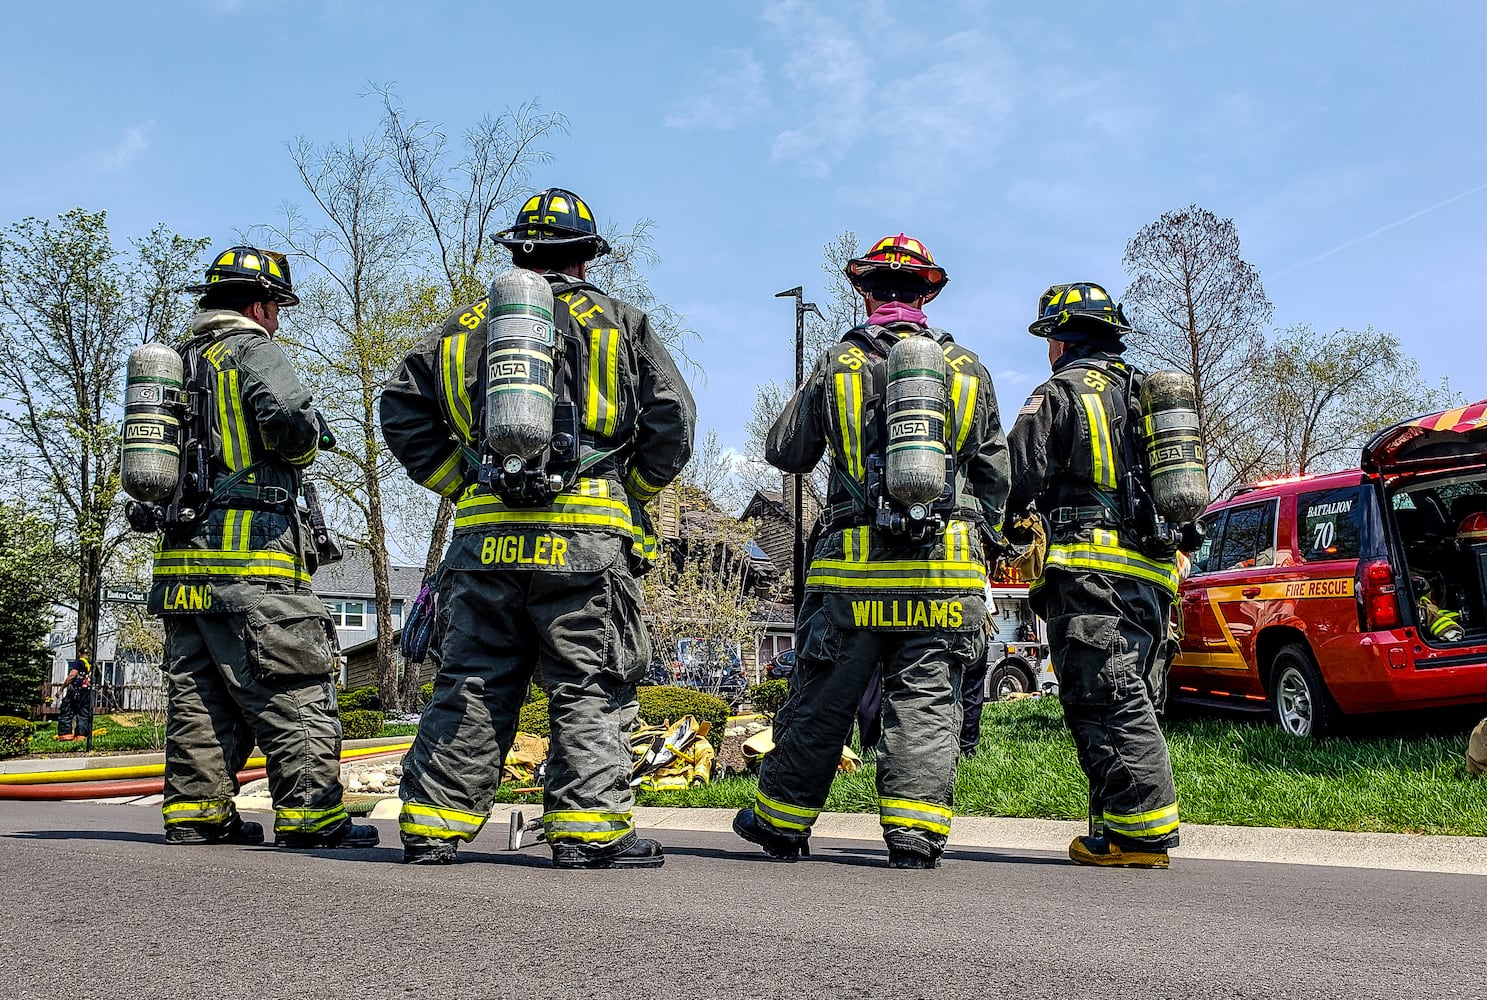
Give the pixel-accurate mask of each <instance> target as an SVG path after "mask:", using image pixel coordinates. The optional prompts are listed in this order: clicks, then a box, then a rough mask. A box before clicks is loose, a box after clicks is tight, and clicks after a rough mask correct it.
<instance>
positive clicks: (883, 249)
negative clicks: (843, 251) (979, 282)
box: [846, 233, 950, 302]
mask: <svg viewBox="0 0 1487 1000" xmlns="http://www.w3.org/2000/svg"><path fill="white" fill-rule="evenodd" d="M846 270H847V279H848V280H849V281H851V282H852V287H854V288H857V289H860V290H862V291H865V292H868V293H869V294H871V295H872V296H873V297H874V298H876V299H881V300H883V301H889V300H893V299H903V298H905V297H907V298H915V299H917V298H919V297H920V296H921V295H922V296H924V297H925V301H926V302H927V301H929V300H930V299H932V298H934V297H935V296H936V295H939V294H940V290H941V289H943V288H944V287H945V283H946V282H947V281H949V280H950V276H949V275H948V274H946V273H945V269H944V268H943V267H940V266H939V265H938V264H936V263H935V258H934V255H933V254H931V253H930V252H929V248H928V247H926V246H925V245H924V244H923V243H920V242H919V241H918V240H916V239H914V237H912V236H905V235H904V234H903V233H899V234H898V235H897V236H885V237H883V238H882V239H881V240H879V241H878V242H877V243H875V244H873V248H872V249H871V250H869V251H868V252H867V253H865V254H863V255H862V256H861V257H854V258H852V259H851V260H849V261H847V268H846ZM879 293H881V294H879Z"/></svg>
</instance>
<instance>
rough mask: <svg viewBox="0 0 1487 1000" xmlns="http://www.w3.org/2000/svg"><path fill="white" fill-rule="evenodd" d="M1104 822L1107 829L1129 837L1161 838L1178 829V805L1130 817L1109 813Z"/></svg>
mask: <svg viewBox="0 0 1487 1000" xmlns="http://www.w3.org/2000/svg"><path fill="white" fill-rule="evenodd" d="M1104 820H1105V829H1107V830H1113V831H1114V832H1116V833H1119V834H1122V835H1124V836H1127V837H1137V838H1140V837H1161V836H1165V835H1166V834H1169V833H1171V832H1172V831H1173V830H1176V829H1177V827H1178V819H1177V803H1176V802H1174V803H1172V804H1171V805H1170V806H1163V807H1162V808H1160V809H1153V810H1151V811H1150V812H1140V813H1133V814H1131V815H1129V816H1122V815H1120V814H1119V813H1112V812H1107V813H1105V816H1104Z"/></svg>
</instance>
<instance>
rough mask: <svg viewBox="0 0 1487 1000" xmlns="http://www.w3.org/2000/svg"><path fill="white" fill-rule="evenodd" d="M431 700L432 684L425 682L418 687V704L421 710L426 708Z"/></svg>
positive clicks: (432, 698) (432, 696)
mask: <svg viewBox="0 0 1487 1000" xmlns="http://www.w3.org/2000/svg"><path fill="white" fill-rule="evenodd" d="M433 700H434V682H433V681H425V682H424V683H422V684H420V685H418V704H419V705H420V706H421V707H423V708H428V706H429V702H431V701H433Z"/></svg>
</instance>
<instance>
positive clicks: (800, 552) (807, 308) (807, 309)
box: [775, 285, 825, 625]
mask: <svg viewBox="0 0 1487 1000" xmlns="http://www.w3.org/2000/svg"><path fill="white" fill-rule="evenodd" d="M804 292H805V287H804V286H803V285H796V286H795V287H794V288H787V289H785V290H784V291H783V292H776V293H775V298H777V299H788V298H793V299H794V300H795V391H796V392H799V391H800V385H801V383H802V382H804V381H805V314H806V313H815V314H816V315H817V316H820V315H821V310H820V309H817V308H816V303H814V302H804V301H802V299H801V296H802V294H803V293H804ZM822 318H823V319H825V317H824V316H823V317H822ZM794 572H795V588H794V589H795V595H794V596H795V623H796V624H797V625H799V624H800V604H801V602H802V601H803V600H805V479H804V478H803V475H802V474H801V473H796V474H795V567H794Z"/></svg>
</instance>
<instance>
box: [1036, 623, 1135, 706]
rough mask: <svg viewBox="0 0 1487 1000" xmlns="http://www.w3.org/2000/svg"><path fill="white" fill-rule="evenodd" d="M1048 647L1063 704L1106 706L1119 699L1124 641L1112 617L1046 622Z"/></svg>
mask: <svg viewBox="0 0 1487 1000" xmlns="http://www.w3.org/2000/svg"><path fill="white" fill-rule="evenodd" d="M1048 644H1049V646H1050V647H1052V650H1053V666H1054V670H1055V672H1056V673H1057V675H1058V693H1059V700H1060V701H1062V702H1063V703H1064V704H1066V705H1110V704H1113V703H1114V702H1115V701H1117V700H1118V699H1119V698H1120V693H1121V691H1120V687H1121V685H1120V675H1121V671H1122V666H1123V664H1122V659H1123V657H1124V656H1125V639H1124V637H1123V636H1121V634H1120V619H1119V618H1118V617H1116V616H1115V615H1060V616H1058V617H1056V618H1054V619H1052V620H1051V621H1050V622H1049V623H1048Z"/></svg>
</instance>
